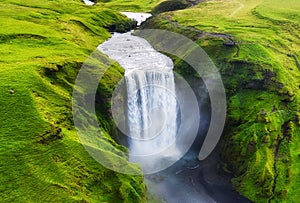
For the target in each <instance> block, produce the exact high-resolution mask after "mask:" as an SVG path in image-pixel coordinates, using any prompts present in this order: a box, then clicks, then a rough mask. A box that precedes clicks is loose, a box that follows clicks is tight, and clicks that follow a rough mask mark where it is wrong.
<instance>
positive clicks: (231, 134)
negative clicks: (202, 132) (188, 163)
mask: <svg viewBox="0 0 300 203" xmlns="http://www.w3.org/2000/svg"><path fill="white" fill-rule="evenodd" d="M241 4H242V5H243V6H241ZM299 8H300V4H299V2H298V1H295V0H290V1H285V2H284V3H283V2H282V1H279V0H278V1H277V0H276V1H271V0H270V1H269V0H267V1H263V2H261V1H256V0H250V1H244V0H241V1H239V2H237V1H208V2H205V3H201V4H199V5H197V6H194V7H192V8H189V9H185V10H180V11H175V12H168V13H163V14H160V15H158V16H156V17H155V18H153V19H151V20H149V21H148V22H147V23H146V24H144V27H145V28H161V29H166V30H170V31H174V32H178V33H181V34H183V35H184V36H187V37H189V38H190V39H192V40H194V41H195V42H197V43H198V44H199V45H200V46H201V47H202V48H203V49H204V50H205V51H206V52H207V53H208V55H209V56H210V57H211V58H212V60H213V61H214V63H215V64H216V66H217V67H218V69H219V70H220V73H221V75H222V79H223V82H224V85H225V88H226V93H227V98H228V112H227V123H226V125H225V131H224V135H223V138H222V158H223V161H224V162H225V165H226V169H227V170H230V171H231V172H232V173H233V175H234V178H233V180H232V181H233V184H234V186H235V187H236V188H237V190H238V191H239V192H240V193H241V194H243V195H245V196H246V197H248V198H250V199H251V200H253V201H255V202H269V201H271V202H295V201H297V200H298V199H299V195H298V194H297V191H298V189H297V187H299V181H298V177H299V161H300V160H299V157H300V155H299V154H300V153H299V148H298V149H297V147H299V139H298V137H297V136H296V135H298V134H299V132H300V131H299V128H300V126H299V109H300V102H299V101H300V100H299V99H300V98H299V95H300V94H299V83H300V81H299V78H300V75H299V70H298V65H299V64H298V62H297V61H298V56H299V53H300V49H299V47H300V40H299V35H298V31H296V30H297V29H298V28H299V20H298V21H296V20H295V19H299V14H298V12H297V9H298V10H299ZM230 40H232V41H233V42H234V44H231V43H228V42H230ZM175 62H176V64H177V72H178V73H180V74H182V75H183V76H185V77H186V78H195V75H194V72H193V71H191V69H190V68H189V66H188V65H186V64H185V63H183V62H181V61H175ZM189 80H192V79H189ZM297 133H298V134H297Z"/></svg>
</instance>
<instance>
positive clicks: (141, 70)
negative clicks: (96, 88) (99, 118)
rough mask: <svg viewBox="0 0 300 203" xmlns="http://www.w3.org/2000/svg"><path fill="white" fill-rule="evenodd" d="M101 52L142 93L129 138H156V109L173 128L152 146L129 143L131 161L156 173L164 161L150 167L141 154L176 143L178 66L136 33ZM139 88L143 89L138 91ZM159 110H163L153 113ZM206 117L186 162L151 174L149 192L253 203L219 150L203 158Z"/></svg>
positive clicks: (131, 112) (192, 200)
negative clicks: (233, 182) (234, 184)
mask: <svg viewBox="0 0 300 203" xmlns="http://www.w3.org/2000/svg"><path fill="white" fill-rule="evenodd" d="M123 14H125V15H126V16H128V17H129V18H131V19H135V20H137V21H138V24H140V23H142V22H143V21H145V20H146V19H147V18H148V17H150V16H151V15H150V14H146V13H132V12H124V13H123ZM98 49H99V50H100V51H102V52H103V53H104V54H106V55H108V56H109V57H110V58H112V59H114V60H116V61H117V62H118V63H119V64H120V65H121V66H122V67H123V68H124V69H125V78H126V83H125V84H126V88H127V92H129V93H128V94H130V93H132V92H133V93H135V94H133V95H138V96H128V95H127V96H128V101H127V110H126V111H127V116H128V120H127V122H128V125H129V126H128V129H127V131H126V130H125V131H126V132H125V134H127V133H129V134H131V136H132V137H134V138H137V139H138V140H140V139H146V140H147V139H149V140H151V139H152V138H151V137H149V132H144V131H143V130H144V129H149V128H150V127H149V126H151V129H150V130H152V131H155V129H159V128H160V125H161V123H160V122H158V123H154V121H155V120H157V119H153V118H152V119H149V116H148V115H145V114H150V113H149V112H148V111H151V113H152V114H153V115H152V117H153V116H154V118H156V117H155V116H157V117H161V116H165V119H164V120H165V121H166V123H163V125H164V126H167V127H166V128H165V129H166V130H167V132H160V134H161V136H162V137H163V138H162V137H159V136H157V137H155V138H153V140H152V141H151V142H148V143H144V144H141V142H135V141H134V139H132V140H131V141H129V148H130V161H132V162H134V163H136V162H137V163H141V165H142V168H143V170H144V171H147V170H149V171H156V169H157V168H156V165H155V164H157V162H162V161H163V160H162V159H155V161H154V162H151V161H150V162H149V161H147V162H146V163H144V162H143V158H141V157H139V155H140V153H149V154H151V153H152V152H153V151H151V150H154V151H157V150H158V149H159V148H163V147H165V146H167V145H170V142H171V141H172V140H173V139H176V136H175V134H176V130H177V127H176V125H173V124H174V123H175V124H176V111H177V108H178V107H177V104H176V101H175V100H172V95H174V94H176V93H175V92H172V91H175V80H174V76H173V71H172V69H173V63H172V61H171V59H170V58H168V57H167V56H165V55H163V54H161V53H159V52H156V51H155V50H154V49H153V48H152V47H151V45H150V44H149V43H148V42H147V41H146V40H145V39H142V38H140V37H137V36H133V35H132V32H128V33H125V34H120V33H115V34H113V36H112V38H110V39H109V40H108V41H106V42H105V43H103V44H101V45H99V47H98ZM151 80H156V81H159V83H156V86H160V87H162V86H163V87H165V89H167V90H168V91H161V90H157V89H155V88H153V87H149V84H152V81H151ZM152 86H153V85H152ZM145 87H147V88H145ZM138 89H142V90H139V92H137V90H138ZM160 89H161V88H160ZM169 90H171V91H169ZM200 108H201V107H200ZM153 109H158V110H157V111H156V112H155V111H154V112H153ZM161 109H168V110H166V113H165V114H164V115H160V113H159V112H161ZM147 112H148V113H147ZM207 114H209V113H207ZM170 115H171V116H170ZM168 116H169V117H168ZM208 117H209V116H208ZM201 119H203V122H201V123H202V125H203V126H200V130H199V133H198V136H197V139H196V141H195V143H194V144H193V146H192V147H191V148H190V150H189V151H188V152H187V153H186V154H185V155H184V156H183V157H182V158H181V159H180V160H176V163H175V164H173V165H172V164H169V165H165V168H163V169H164V170H157V171H158V172H156V173H153V174H148V175H145V182H146V185H147V187H148V190H149V192H150V193H151V194H154V195H155V196H156V197H157V198H158V199H159V200H160V201H162V202H170V203H177V202H178V203H197V202H222V203H223V202H224V203H226V202H228V203H229V202H230V203H231V202H250V201H249V200H247V199H246V198H244V197H242V196H241V195H239V194H238V193H237V192H236V191H235V190H234V188H233V187H232V185H231V183H230V179H231V176H230V175H229V174H227V173H225V172H224V171H223V170H222V169H220V168H219V166H220V164H219V161H220V158H219V156H218V151H217V150H216V151H215V152H214V153H213V154H212V155H211V156H210V157H209V158H207V159H206V160H204V161H199V160H198V153H199V150H200V146H201V140H203V137H204V136H205V133H206V131H205V130H206V129H207V119H206V117H205V116H204V117H202V118H201ZM158 120H159V119H158ZM153 126H154V127H153ZM153 129H154V130H153ZM152 131H151V132H152ZM150 136H151V135H150ZM172 153H176V149H174V151H172ZM142 155H144V154H142ZM174 162H175V161H174ZM151 167H153V168H151ZM149 168H150V169H149ZM146 174H147V173H146Z"/></svg>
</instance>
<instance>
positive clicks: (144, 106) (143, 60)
mask: <svg viewBox="0 0 300 203" xmlns="http://www.w3.org/2000/svg"><path fill="white" fill-rule="evenodd" d="M98 49H99V50H100V51H101V52H103V53H105V54H106V55H108V56H109V57H110V58H112V59H114V60H116V61H117V62H118V63H119V64H120V65H121V66H122V67H123V68H124V69H125V78H124V80H125V86H126V92H127V95H122V96H120V97H119V98H127V100H126V101H124V103H125V110H123V111H124V112H123V113H121V114H125V119H124V120H126V121H124V122H125V123H126V124H127V128H126V127H125V128H126V129H121V131H122V132H123V133H124V134H125V135H127V137H128V143H129V150H130V153H129V158H130V161H131V162H133V163H140V164H141V165H142V168H143V169H145V168H149V167H154V168H155V167H156V168H157V169H158V168H159V166H158V165H159V164H160V163H161V162H163V160H162V159H164V158H165V157H172V156H174V155H175V154H176V147H174V145H175V144H174V143H175V141H176V133H177V124H176V121H177V110H178V109H177V108H178V106H179V105H178V104H177V103H178V102H177V100H176V93H175V82H174V75H173V62H172V60H171V59H170V58H169V57H167V56H165V55H163V54H161V53H159V52H157V51H156V50H155V49H154V48H153V47H152V46H151V45H150V44H149V43H148V42H147V41H146V40H145V39H143V38H140V37H137V36H133V35H131V33H130V32H129V33H125V34H119V33H115V34H114V35H113V37H112V38H111V39H110V40H108V41H106V42H104V43H103V44H101V45H100V46H99V47H98ZM119 106H120V105H119ZM119 106H118V107H117V109H119ZM114 110H115V109H112V111H114ZM118 111H119V110H118ZM116 114H118V115H120V113H119V112H117V113H116ZM116 123H117V125H118V123H120V122H116ZM126 124H125V126H126ZM118 127H120V126H118ZM121 128H122V127H121ZM164 162H165V165H167V163H169V162H168V161H165V160H164ZM155 165H156V166H155ZM153 170H155V169H153ZM149 171H151V169H149Z"/></svg>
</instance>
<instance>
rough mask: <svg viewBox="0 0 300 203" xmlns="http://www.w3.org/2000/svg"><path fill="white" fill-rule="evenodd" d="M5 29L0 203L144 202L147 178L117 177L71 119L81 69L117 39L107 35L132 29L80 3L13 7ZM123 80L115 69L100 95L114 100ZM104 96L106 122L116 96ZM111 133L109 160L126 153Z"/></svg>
mask: <svg viewBox="0 0 300 203" xmlns="http://www.w3.org/2000/svg"><path fill="white" fill-rule="evenodd" d="M0 22H1V28H0V43H1V46H0V56H1V58H0V94H1V97H0V112H1V119H0V126H1V127H0V139H1V144H0V145H1V147H0V157H1V163H0V173H1V175H0V183H1V186H0V202H79V201H80V202H142V201H145V186H144V184H143V177H141V176H128V175H121V174H117V173H115V172H113V171H110V170H108V169H106V168H104V167H103V166H101V165H100V164H99V163H97V162H96V161H95V160H94V159H93V158H91V157H90V155H89V154H88V153H87V152H86V151H85V149H84V147H83V146H82V144H81V142H80V141H79V138H78V136H77V133H76V131H75V129H74V127H73V121H72V120H73V119H72V112H71V96H72V91H73V90H72V89H73V84H74V81H75V78H76V75H77V72H78V70H79V68H80V67H81V64H82V63H83V62H84V61H85V59H86V58H87V56H88V55H89V54H90V53H91V52H92V51H93V50H94V49H95V48H96V47H97V45H98V44H100V43H101V42H103V41H104V40H106V39H107V38H108V37H109V36H110V34H109V32H108V30H107V29H106V28H108V27H110V26H111V25H114V24H115V25H119V24H125V25H126V24H130V21H129V20H128V19H125V18H124V16H122V15H120V14H118V13H117V12H115V11H112V10H110V9H107V8H104V7H103V6H95V7H89V6H86V5H84V4H83V3H82V2H81V1H77V0H64V1H63V0H55V1H37V0H8V1H5V2H4V1H1V2H0ZM124 29H127V28H124ZM120 77H122V69H121V68H120V67H119V66H114V67H112V70H111V71H108V72H107V75H106V76H105V78H104V79H103V80H102V83H101V86H100V88H101V89H102V90H103V92H106V93H109V92H110V91H112V88H113V85H111V84H116V82H117V81H119V79H120ZM101 96H102V97H101V99H102V100H103V101H104V102H105V103H104V104H103V106H102V109H101V108H100V109H98V110H99V118H100V120H101V118H107V117H108V116H107V115H103V112H105V111H106V108H107V106H109V104H108V103H107V102H108V101H109V97H110V96H111V94H102V95H101ZM111 126H112V124H111V123H110V121H109V119H108V118H107V119H106V123H104V122H102V123H101V127H102V128H103V131H102V133H103V135H104V137H105V139H103V140H102V143H103V144H104V145H105V147H106V149H107V152H106V151H105V152H104V153H107V154H108V153H110V151H111V150H110V149H113V148H115V147H119V148H120V149H122V147H120V146H118V145H117V144H116V143H115V141H114V140H113V139H112V138H111V137H110V136H109V135H108V133H109V132H113V129H112V128H111ZM123 150H124V149H123ZM108 155H109V154H108ZM136 170H138V169H136Z"/></svg>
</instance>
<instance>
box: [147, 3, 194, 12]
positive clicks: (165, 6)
mask: <svg viewBox="0 0 300 203" xmlns="http://www.w3.org/2000/svg"><path fill="white" fill-rule="evenodd" d="M188 6H189V4H188V3H187V2H186V1H185V0H168V1H163V2H161V3H160V4H158V5H157V6H155V7H154V8H153V9H152V11H151V13H153V14H159V13H163V12H167V11H175V10H180V9H185V8H187V7H188Z"/></svg>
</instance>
